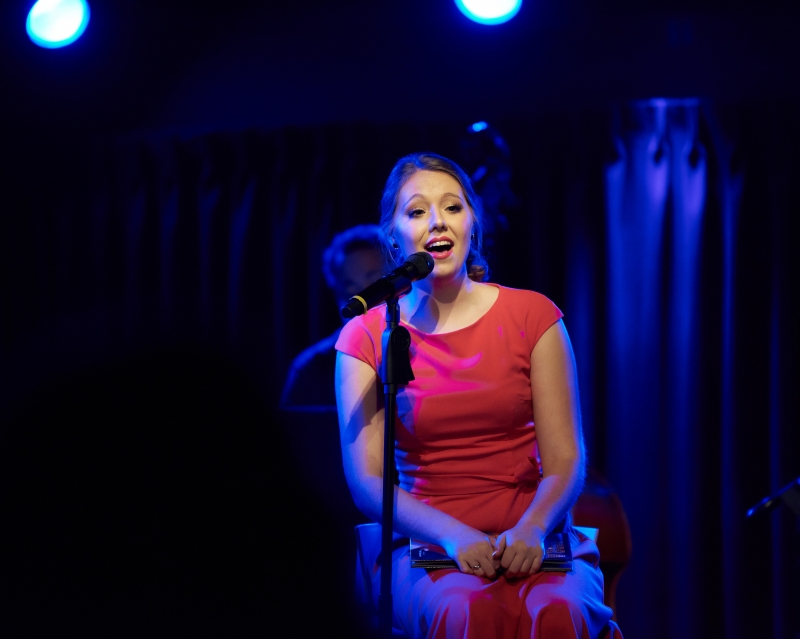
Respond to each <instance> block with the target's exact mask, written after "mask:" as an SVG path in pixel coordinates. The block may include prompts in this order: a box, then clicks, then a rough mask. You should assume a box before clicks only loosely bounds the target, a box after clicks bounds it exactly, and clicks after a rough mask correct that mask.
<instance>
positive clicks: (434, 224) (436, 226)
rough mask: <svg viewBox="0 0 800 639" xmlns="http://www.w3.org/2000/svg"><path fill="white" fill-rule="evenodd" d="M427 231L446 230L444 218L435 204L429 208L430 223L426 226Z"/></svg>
mask: <svg viewBox="0 0 800 639" xmlns="http://www.w3.org/2000/svg"><path fill="white" fill-rule="evenodd" d="M428 230H429V231H434V230H438V231H446V230H447V222H445V220H444V216H443V215H442V212H441V210H440V209H439V207H438V206H435V207H433V208H432V209H431V223H430V226H429V227H428Z"/></svg>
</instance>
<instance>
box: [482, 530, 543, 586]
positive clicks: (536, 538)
mask: <svg viewBox="0 0 800 639" xmlns="http://www.w3.org/2000/svg"><path fill="white" fill-rule="evenodd" d="M544 538H545V532H544V530H542V529H541V528H540V527H539V526H536V525H535V524H530V523H524V522H519V523H518V524H517V525H516V526H514V527H513V528H512V529H511V530H507V531H506V532H504V533H503V534H501V535H500V536H499V537H498V538H497V551H496V552H495V556H494V558H495V561H496V560H498V559H499V560H500V566H501V567H502V568H503V569H505V575H506V577H512V578H513V577H526V576H528V575H532V574H533V573H535V572H538V570H539V568H541V567H542V559H543V558H544Z"/></svg>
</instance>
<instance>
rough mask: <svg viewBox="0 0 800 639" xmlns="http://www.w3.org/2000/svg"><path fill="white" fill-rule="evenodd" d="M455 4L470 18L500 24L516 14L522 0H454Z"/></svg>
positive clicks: (484, 22)
mask: <svg viewBox="0 0 800 639" xmlns="http://www.w3.org/2000/svg"><path fill="white" fill-rule="evenodd" d="M456 5H457V6H458V8H459V9H461V13H463V14H464V15H465V16H467V17H468V18H469V19H470V20H474V21H475V22H480V23H481V24H500V23H501V22H508V21H509V20H511V18H513V17H514V16H515V15H517V12H518V11H519V8H520V6H521V5H522V0H456Z"/></svg>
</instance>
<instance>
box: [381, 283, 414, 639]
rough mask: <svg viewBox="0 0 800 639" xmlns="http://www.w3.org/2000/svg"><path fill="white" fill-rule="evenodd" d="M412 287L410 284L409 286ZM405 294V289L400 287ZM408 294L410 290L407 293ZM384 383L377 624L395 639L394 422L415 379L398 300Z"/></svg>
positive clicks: (389, 311) (389, 312)
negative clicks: (404, 389)
mask: <svg viewBox="0 0 800 639" xmlns="http://www.w3.org/2000/svg"><path fill="white" fill-rule="evenodd" d="M409 286H410V283H409ZM398 288H399V289H400V290H402V288H403V287H398ZM406 290H408V289H406ZM381 339H382V346H383V362H382V363H381V381H382V382H383V396H384V404H383V408H384V433H383V511H382V513H381V515H382V516H381V591H380V596H379V598H378V623H379V629H380V632H381V635H383V636H384V637H387V638H389V637H391V636H392V529H393V527H394V526H393V521H394V486H395V483H394V480H395V462H394V420H395V414H396V412H397V388H398V386H405V385H406V384H408V382H410V381H411V380H413V379H414V373H413V371H412V370H411V361H410V359H409V353H408V349H409V346H411V335H410V333H409V332H408V329H407V328H405V327H404V326H400V309H399V307H398V305H397V297H393V298H391V299H389V300H387V302H386V329H385V330H384V331H383V335H382V338H381Z"/></svg>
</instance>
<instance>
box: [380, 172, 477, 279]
mask: <svg viewBox="0 0 800 639" xmlns="http://www.w3.org/2000/svg"><path fill="white" fill-rule="evenodd" d="M472 225H473V215H472V209H470V207H469V205H468V204H467V199H466V198H465V197H464V193H463V191H462V190H461V185H460V184H459V183H458V180H456V179H455V178H454V177H452V176H450V175H448V174H447V173H442V172H441V171H417V172H416V173H414V175H412V176H411V177H410V178H409V179H408V181H407V182H406V183H405V184H404V185H403V188H401V189H400V192H399V193H398V195H397V205H396V207H395V210H394V225H393V226H394V228H393V231H392V234H393V236H394V239H395V242H397V244H398V245H399V247H400V253H401V254H402V255H403V256H404V257H406V256H408V255H411V254H412V253H417V252H419V251H427V252H428V253H430V254H431V256H433V259H434V269H433V273H432V276H433V277H436V278H448V277H453V276H455V275H458V274H460V273H462V272H466V264H467V255H469V247H470V236H471V235H472Z"/></svg>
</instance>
